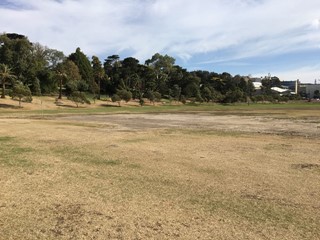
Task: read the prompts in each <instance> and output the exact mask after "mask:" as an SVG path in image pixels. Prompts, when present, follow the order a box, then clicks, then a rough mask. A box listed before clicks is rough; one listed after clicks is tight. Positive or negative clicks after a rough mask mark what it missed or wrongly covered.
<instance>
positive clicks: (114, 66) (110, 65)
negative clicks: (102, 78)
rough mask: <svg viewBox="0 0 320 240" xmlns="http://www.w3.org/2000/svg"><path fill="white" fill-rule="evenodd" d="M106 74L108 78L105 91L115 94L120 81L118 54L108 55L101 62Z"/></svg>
mask: <svg viewBox="0 0 320 240" xmlns="http://www.w3.org/2000/svg"><path fill="white" fill-rule="evenodd" d="M103 68H104V70H105V73H106V75H107V76H108V78H109V81H108V83H109V84H107V87H108V89H106V93H109V94H110V95H111V94H115V93H116V92H117V89H119V85H120V81H121V69H120V68H121V61H120V57H119V55H112V56H108V58H107V59H105V62H104V64H103Z"/></svg>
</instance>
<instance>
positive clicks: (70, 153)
mask: <svg viewBox="0 0 320 240" xmlns="http://www.w3.org/2000/svg"><path fill="white" fill-rule="evenodd" d="M54 152H55V153H56V154H57V155H58V156H59V157H61V158H62V159H65V160H67V161H72V162H77V163H83V164H87V165H98V166H117V165H121V164H122V161H121V160H119V159H109V158H108V157H107V156H101V155H98V154H94V153H92V152H89V151H85V150H83V148H82V147H69V146H60V147H56V148H55V150H54Z"/></svg>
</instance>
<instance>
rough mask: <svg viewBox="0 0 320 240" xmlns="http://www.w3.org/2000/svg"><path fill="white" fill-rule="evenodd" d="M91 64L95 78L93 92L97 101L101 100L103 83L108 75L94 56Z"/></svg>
mask: <svg viewBox="0 0 320 240" xmlns="http://www.w3.org/2000/svg"><path fill="white" fill-rule="evenodd" d="M91 63H92V70H93V78H94V83H93V86H92V92H93V94H94V95H95V96H96V95H97V96H96V98H97V99H100V94H101V82H102V81H104V79H105V77H106V74H105V71H104V69H103V67H102V64H101V62H100V60H99V58H98V57H96V56H93V57H92V61H91Z"/></svg>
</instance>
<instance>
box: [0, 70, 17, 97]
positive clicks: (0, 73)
mask: <svg viewBox="0 0 320 240" xmlns="http://www.w3.org/2000/svg"><path fill="white" fill-rule="evenodd" d="M14 79H16V76H15V75H14V74H13V73H12V71H11V68H9V67H8V66H7V65H6V64H0V80H1V83H2V93H1V98H5V91H6V84H7V83H8V81H11V82H12V81H13V80H14Z"/></svg>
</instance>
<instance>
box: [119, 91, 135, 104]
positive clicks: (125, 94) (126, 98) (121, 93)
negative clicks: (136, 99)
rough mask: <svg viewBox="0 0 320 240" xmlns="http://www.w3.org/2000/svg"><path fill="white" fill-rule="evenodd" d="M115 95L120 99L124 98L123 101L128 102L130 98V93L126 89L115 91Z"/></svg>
mask: <svg viewBox="0 0 320 240" xmlns="http://www.w3.org/2000/svg"><path fill="white" fill-rule="evenodd" d="M117 95H118V96H119V97H120V98H121V99H122V100H124V101H125V102H129V101H130V100H131V98H132V93H131V92H129V91H127V90H124V89H123V90H119V91H118V92H117Z"/></svg>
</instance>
